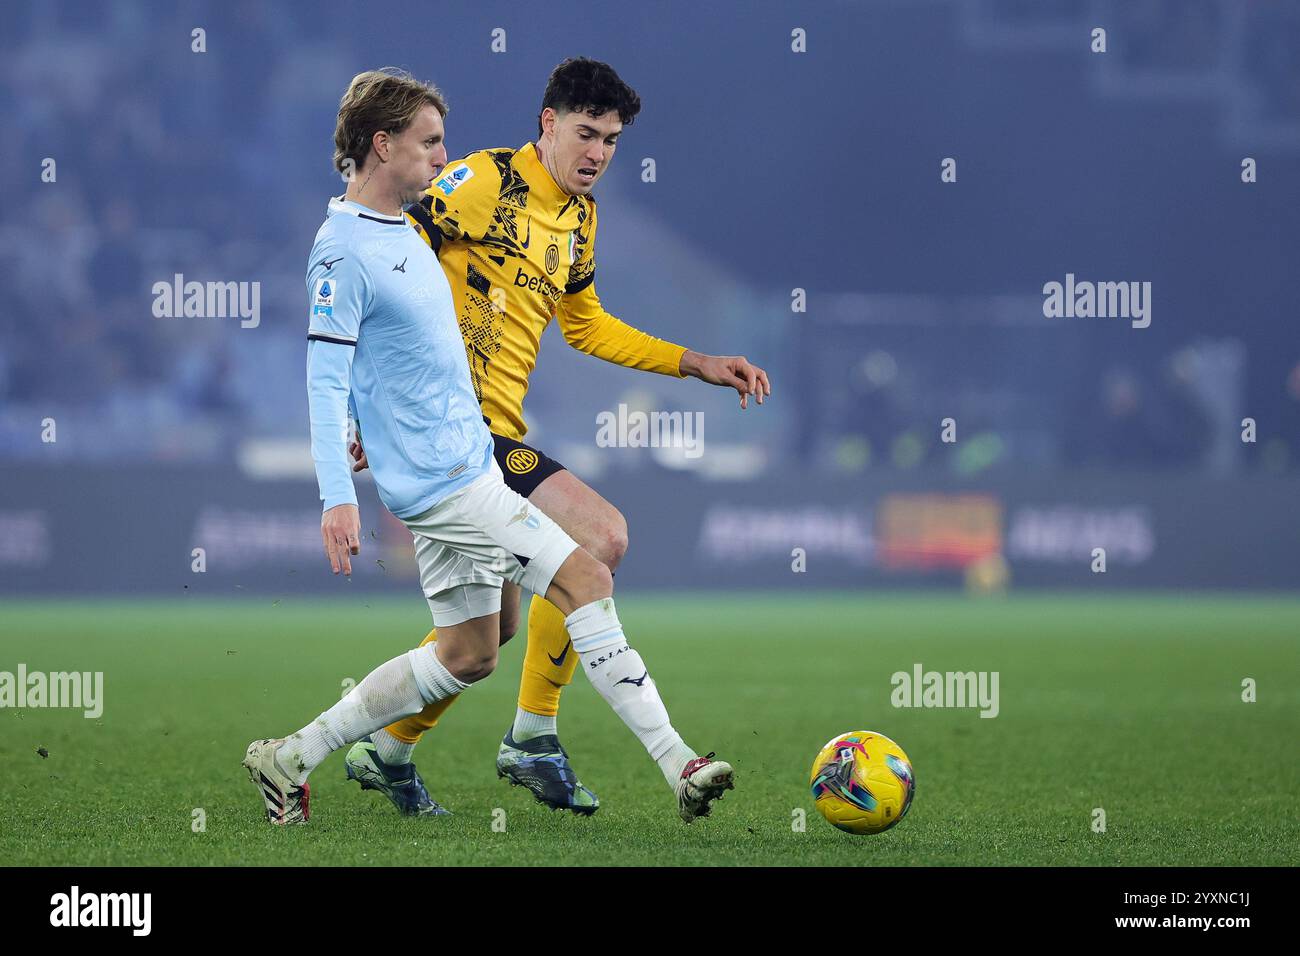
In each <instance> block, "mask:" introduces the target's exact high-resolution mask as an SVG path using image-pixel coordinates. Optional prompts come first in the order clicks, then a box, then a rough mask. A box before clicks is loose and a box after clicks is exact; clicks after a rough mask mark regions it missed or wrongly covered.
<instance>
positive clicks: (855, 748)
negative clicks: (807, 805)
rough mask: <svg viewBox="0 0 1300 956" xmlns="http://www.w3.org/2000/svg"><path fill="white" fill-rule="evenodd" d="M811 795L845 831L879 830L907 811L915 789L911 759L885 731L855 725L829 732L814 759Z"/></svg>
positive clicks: (829, 818) (877, 831) (832, 822)
mask: <svg viewBox="0 0 1300 956" xmlns="http://www.w3.org/2000/svg"><path fill="white" fill-rule="evenodd" d="M809 783H810V784H811V785H812V795H813V799H814V800H816V801H817V812H818V813H820V814H821V815H822V816H823V817H825V818H826V822H828V823H830V824H831V825H832V826H834V827H838V828H839V829H841V830H843V831H844V832H845V833H858V834H862V833H882V832H884V831H885V830H888V829H889V828H890V827H892V826H894V825H895V824H896V823H898V821H899V820H901V819H903V817H904V816H906V815H907V808H908V807H910V806H911V805H912V795H913V794H914V793H915V792H916V781H915V779H914V778H913V776H912V762H911V761H910V760H908V759H907V754H905V753H903V748H902V747H900V746H898V744H896V743H894V742H893V741H892V740H890V739H889V738H888V737H883V736H881V735H880V734H874V733H872V732H871V731H869V730H854V731H850V732H849V733H847V734H840V735H839V736H838V737H833V738H832V739H831V741H830V742H829V743H828V744H826V746H825V747H823V748H822V749H821V752H820V753H819V754H817V759H816V760H814V761H813V765H812V776H811V778H810V779H809Z"/></svg>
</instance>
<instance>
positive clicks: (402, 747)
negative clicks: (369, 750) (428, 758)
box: [370, 727, 415, 767]
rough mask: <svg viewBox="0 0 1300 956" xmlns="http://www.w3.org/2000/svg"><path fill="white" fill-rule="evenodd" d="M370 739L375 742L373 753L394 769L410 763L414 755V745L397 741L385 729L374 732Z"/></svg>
mask: <svg viewBox="0 0 1300 956" xmlns="http://www.w3.org/2000/svg"><path fill="white" fill-rule="evenodd" d="M370 739H371V740H373V741H374V742H375V753H377V754H379V759H380V760H382V761H383V762H384V763H386V764H390V765H392V766H395V767H400V766H401V765H402V764H407V763H410V762H411V755H412V754H414V753H415V744H408V743H407V742H406V741H405V740H398V739H397V738H396V737H394V736H393V735H392V734H390V733H389V732H388V728H387V727H385V728H384V729H383V730H376V731H375V732H374V733H373V734H371V735H370Z"/></svg>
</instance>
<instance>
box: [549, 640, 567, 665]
mask: <svg viewBox="0 0 1300 956" xmlns="http://www.w3.org/2000/svg"><path fill="white" fill-rule="evenodd" d="M572 646H573V638H569V643H567V644H565V645H564V650H562V651H560V656H559V657H551V655H550V654H547V655H546V656H547V657H551V663H552V664H554V665H555V666H556V667H559V666H560V665H561V664H563V663H564V659H565V658H566V657H568V656H569V648H571V647H572Z"/></svg>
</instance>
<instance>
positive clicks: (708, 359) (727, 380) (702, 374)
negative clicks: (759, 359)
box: [681, 350, 772, 408]
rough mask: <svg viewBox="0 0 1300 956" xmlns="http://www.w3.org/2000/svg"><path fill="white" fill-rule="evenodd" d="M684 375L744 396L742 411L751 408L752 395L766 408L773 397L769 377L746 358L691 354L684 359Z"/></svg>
mask: <svg viewBox="0 0 1300 956" xmlns="http://www.w3.org/2000/svg"><path fill="white" fill-rule="evenodd" d="M681 371H682V374H683V375H694V376H695V377H696V378H698V379H699V380H700V381H702V382H708V383H709V384H710V385H722V386H725V387H727V388H734V389H735V390H736V391H737V392H738V393H739V394H740V407H741V408H748V407H749V397H750V396H751V395H752V396H753V397H754V400H755V401H756V402H758V404H760V405H762V404H763V399H764V397H766V396H768V395H771V394H772V386H771V385H769V384H768V381H767V373H766V372H764V371H763V370H762V369H761V368H759V367H758V366H757V365H754V364H753V363H751V362H750V361H749V359H747V358H745V357H744V356H743V355H701V354H700V353H699V352H692V351H689V350H688V351H687V352H686V353H685V354H684V355H683V356H682V364H681Z"/></svg>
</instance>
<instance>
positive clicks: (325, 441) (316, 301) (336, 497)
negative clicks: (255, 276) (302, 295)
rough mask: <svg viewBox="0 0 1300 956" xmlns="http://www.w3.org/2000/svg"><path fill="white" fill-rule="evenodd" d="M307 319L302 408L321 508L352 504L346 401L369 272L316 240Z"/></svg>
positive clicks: (345, 253)
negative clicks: (307, 419)
mask: <svg viewBox="0 0 1300 956" xmlns="http://www.w3.org/2000/svg"><path fill="white" fill-rule="evenodd" d="M307 290H308V293H309V295H310V299H309V301H310V308H311V314H310V321H309V325H308V333H307V407H308V411H309V412H310V415H311V457H312V461H313V462H314V463H315V465H316V481H317V483H318V484H319V485H320V497H321V500H322V501H323V502H324V510H326V511H328V510H329V509H330V508H334V507H337V506H338V505H343V504H356V503H357V493H356V489H355V488H353V486H352V463H351V460H350V459H349V457H348V447H347V446H348V441H347V436H348V410H349V408H350V407H351V406H352V402H351V390H352V359H353V356H354V355H355V354H356V342H357V336H358V335H360V332H361V320H362V318H363V317H364V316H365V314H366V310H367V308H368V307H369V305H370V302H371V299H372V297H373V294H372V289H371V287H370V282H369V277H368V276H367V275H366V272H365V270H364V269H363V268H362V267H361V264H360V263H359V262H358V261H356V257H355V255H352V256H350V255H349V250H347V249H346V248H338V247H336V246H335V245H334V244H325V243H317V245H316V247H315V248H314V249H313V250H312V258H311V263H310V265H309V266H308V271H307Z"/></svg>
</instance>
